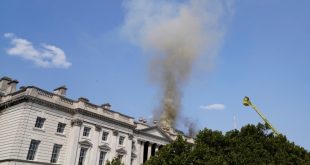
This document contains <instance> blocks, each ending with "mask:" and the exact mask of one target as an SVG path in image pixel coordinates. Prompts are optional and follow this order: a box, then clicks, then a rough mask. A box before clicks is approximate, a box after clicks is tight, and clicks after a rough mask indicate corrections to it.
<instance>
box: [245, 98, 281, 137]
mask: <svg viewBox="0 0 310 165" xmlns="http://www.w3.org/2000/svg"><path fill="white" fill-rule="evenodd" d="M242 103H243V105H244V106H251V107H252V108H253V109H254V110H255V111H256V112H257V113H258V115H259V116H260V117H261V118H262V119H263V120H264V121H265V123H266V124H267V125H268V126H269V127H270V128H271V129H272V131H273V132H274V133H275V134H276V135H279V132H278V131H277V130H276V129H275V128H274V127H273V126H272V125H271V123H269V121H268V120H267V118H266V117H265V116H264V115H263V113H262V112H260V111H259V110H258V109H257V107H256V106H255V105H254V104H252V102H251V101H250V98H249V97H248V96H245V97H244V99H243V102H242Z"/></svg>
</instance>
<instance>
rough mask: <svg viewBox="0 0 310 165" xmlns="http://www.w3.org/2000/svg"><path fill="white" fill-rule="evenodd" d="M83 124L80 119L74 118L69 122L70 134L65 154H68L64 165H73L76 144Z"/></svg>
mask: <svg viewBox="0 0 310 165" xmlns="http://www.w3.org/2000/svg"><path fill="white" fill-rule="evenodd" d="M82 123H83V120H82V119H79V118H76V119H72V120H71V126H72V129H71V133H70V135H67V136H69V137H70V138H69V139H70V140H69V143H68V146H67V151H66V153H67V154H68V155H67V157H66V160H65V164H72V165H73V164H74V162H75V160H76V157H77V152H78V151H77V150H78V142H79V138H80V131H81V125H82Z"/></svg>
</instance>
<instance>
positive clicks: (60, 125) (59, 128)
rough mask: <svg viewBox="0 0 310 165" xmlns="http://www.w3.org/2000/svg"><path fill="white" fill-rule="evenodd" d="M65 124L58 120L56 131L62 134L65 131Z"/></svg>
mask: <svg viewBox="0 0 310 165" xmlns="http://www.w3.org/2000/svg"><path fill="white" fill-rule="evenodd" d="M65 128H66V124H65V123H62V122H58V125H57V129H56V133H59V134H64V133H65Z"/></svg>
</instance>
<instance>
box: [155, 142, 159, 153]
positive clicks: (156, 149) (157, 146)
mask: <svg viewBox="0 0 310 165" xmlns="http://www.w3.org/2000/svg"><path fill="white" fill-rule="evenodd" d="M158 148H159V145H158V144H156V146H155V153H156V152H157V151H158Z"/></svg>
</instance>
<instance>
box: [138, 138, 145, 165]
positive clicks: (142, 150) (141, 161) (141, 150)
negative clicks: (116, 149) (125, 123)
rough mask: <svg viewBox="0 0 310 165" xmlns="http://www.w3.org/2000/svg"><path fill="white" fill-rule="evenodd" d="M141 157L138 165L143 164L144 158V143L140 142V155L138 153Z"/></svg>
mask: <svg viewBox="0 0 310 165" xmlns="http://www.w3.org/2000/svg"><path fill="white" fill-rule="evenodd" d="M138 154H139V156H138V158H139V160H138V164H139V165H140V164H143V156H144V142H143V141H140V153H138Z"/></svg>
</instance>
